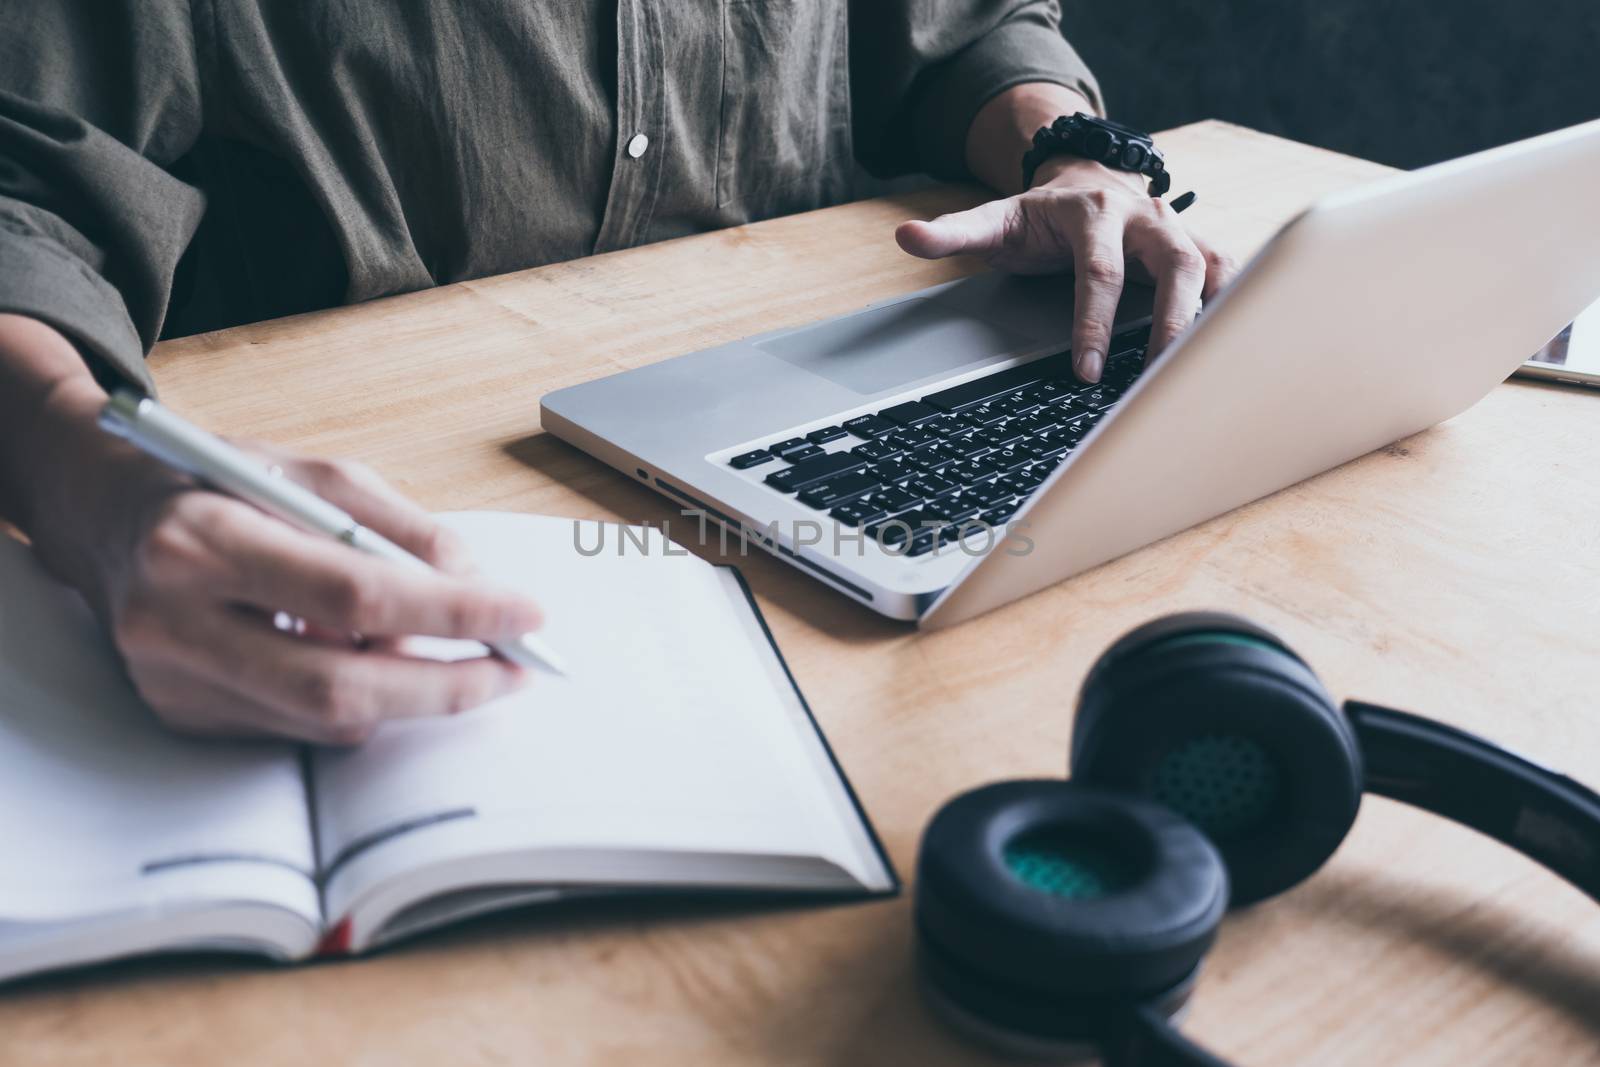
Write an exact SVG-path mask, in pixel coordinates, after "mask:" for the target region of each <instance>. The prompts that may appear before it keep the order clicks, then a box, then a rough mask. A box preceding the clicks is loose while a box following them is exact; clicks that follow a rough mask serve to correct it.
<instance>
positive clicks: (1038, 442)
mask: <svg viewBox="0 0 1600 1067" xmlns="http://www.w3.org/2000/svg"><path fill="white" fill-rule="evenodd" d="M1075 444H1077V442H1076V441H1069V440H1067V439H1066V437H1064V436H1063V435H1061V434H1041V435H1040V436H1038V437H1035V438H1032V439H1031V440H1027V441H1024V442H1022V444H1021V445H1020V446H1018V447H1020V448H1021V449H1022V450H1023V451H1024V452H1026V453H1027V454H1028V455H1030V456H1032V457H1033V458H1034V459H1053V458H1054V457H1056V456H1060V455H1065V454H1066V452H1067V451H1068V450H1069V449H1070V448H1072V446H1073V445H1075Z"/></svg>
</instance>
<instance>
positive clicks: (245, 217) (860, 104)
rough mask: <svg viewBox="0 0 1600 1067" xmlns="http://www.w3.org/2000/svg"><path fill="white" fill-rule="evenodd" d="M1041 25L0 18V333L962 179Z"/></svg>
mask: <svg viewBox="0 0 1600 1067" xmlns="http://www.w3.org/2000/svg"><path fill="white" fill-rule="evenodd" d="M1059 18H1060V12H1059V8H1058V5H1057V3H1056V0H676V2H672V3H668V2H664V0H456V2H454V3H428V2H412V0H364V2H351V0H49V2H40V0H0V26H3V27H4V31H3V32H0V311H11V312H18V313H21V314H24V315H30V316H33V317H35V318H38V319H41V320H43V321H45V322H47V323H50V324H51V325H53V326H55V327H56V328H57V329H59V330H61V331H62V332H63V333H65V334H66V335H67V336H69V337H70V338H72V339H73V340H74V342H75V343H76V344H77V345H78V346H79V348H80V350H82V351H83V352H85V354H86V355H88V356H89V357H90V360H91V363H92V364H96V365H97V369H98V370H100V371H105V370H110V371H112V372H113V373H115V374H117V375H120V376H122V377H125V378H127V379H130V380H134V381H140V382H143V383H145V384H148V382H149V378H148V374H147V373H146V371H145V367H144V358H143V357H144V354H145V353H146V352H148V351H149V348H150V346H151V345H152V344H154V343H155V341H156V339H157V338H158V337H159V336H171V335H176V334H183V333H192V332H196V331H198V330H204V329H213V328H219V327H222V326H227V325H233V324H236V323H240V322H248V321H254V320H258V319H262V318H267V317H271V316H274V315H282V314H288V313H292V312H297V311H306V310H311V309H315V308H319V307H329V306H332V305H335V304H339V303H348V302H354V301H360V300H368V299H371V298H373V297H379V296H384V295H387V294H391V293H402V292H407V291H410V290H414V289H421V288H424V287H427V286H433V285H439V284H443V283H446V282H453V281H459V280H461V279H465V278H473V277H479V276H482V275H487V274H495V273H498V272H503V271H510V270H516V269H520V268H524V267H530V266H536V265H538V264H541V263H549V262H554V261H557V260H565V259H572V258H575V257H579V256H585V255H590V254H592V253H596V252H606V251H609V250H612V249H618V248H627V247H630V246H633V245H637V244H641V243H644V242H648V241H657V240H662V239H664V238H668V237H676V236H680V235H682V234H688V233H695V232H699V231H703V230H709V229H713V228H717V227H722V226H730V225H734V224H737V223H742V222H748V221H751V220H754V219H759V218H764V217H768V216H772V215H778V214H784V213H789V212H795V211H803V210H806V209H809V208H815V207H820V206H823V205H826V204H830V203H836V202H839V201H841V200H845V199H848V198H849V197H850V194H851V184H852V175H853V173H854V172H855V165H856V164H857V163H859V164H860V165H861V166H862V167H864V168H865V169H866V170H867V171H869V172H871V173H873V174H876V175H879V176H889V175H894V174H901V173H907V172H913V171H925V172H927V173H931V174H933V175H936V176H939V177H951V178H957V177H963V176H965V164H964V159H963V155H964V152H963V148H964V144H965V137H966V132H967V128H968V126H969V125H970V123H971V121H972V119H973V117H974V116H975V115H976V113H977V111H978V109H979V108H980V107H981V106H982V105H983V104H984V103H985V102H986V101H987V100H988V99H989V98H991V97H992V96H994V95H995V94H997V93H999V92H1001V91H1003V90H1005V89H1007V88H1009V87H1011V86H1013V85H1017V84H1021V83H1023V82H1034V81H1046V82H1057V83H1060V84H1063V85H1067V86H1070V87H1072V88H1075V89H1078V90H1079V91H1081V92H1083V93H1084V94H1085V95H1086V96H1089V98H1090V99H1091V100H1095V101H1097V102H1098V96H1097V89H1096V87H1095V85H1094V82H1093V79H1092V76H1091V75H1090V73H1089V71H1088V70H1087V69H1086V68H1085V66H1084V64H1083V63H1082V61H1081V60H1080V59H1079V58H1078V56H1077V55H1076V54H1075V53H1074V52H1073V50H1072V49H1071V48H1070V47H1069V46H1068V45H1067V43H1066V41H1065V40H1064V39H1063V38H1062V36H1061V32H1060V27H1059Z"/></svg>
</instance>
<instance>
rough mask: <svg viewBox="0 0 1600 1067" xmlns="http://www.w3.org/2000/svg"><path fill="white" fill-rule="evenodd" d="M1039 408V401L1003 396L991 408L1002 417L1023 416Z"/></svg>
mask: <svg viewBox="0 0 1600 1067" xmlns="http://www.w3.org/2000/svg"><path fill="white" fill-rule="evenodd" d="M1038 406H1039V402H1038V401H1037V400H1024V399H1023V398H1022V397H1021V396H1003V397H1001V398H1000V399H999V400H996V401H995V402H994V403H992V404H990V405H989V407H990V408H991V409H992V410H994V411H998V412H999V413H1000V414H1002V415H1021V414H1022V413H1023V412H1025V411H1032V410H1033V409H1034V408H1036V407H1038Z"/></svg>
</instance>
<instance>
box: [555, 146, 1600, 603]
mask: <svg viewBox="0 0 1600 1067" xmlns="http://www.w3.org/2000/svg"><path fill="white" fill-rule="evenodd" d="M1553 188H1561V189H1589V188H1600V122H1595V123H1589V124H1586V125H1583V126H1576V127H1573V128H1571V129H1567V130H1561V131H1557V132H1555V133H1551V134H1547V135H1545V136H1542V137H1536V138H1533V139H1531V140H1527V141H1521V142H1518V143H1516V144H1512V145H1507V146H1504V147H1502V148H1497V149H1494V150H1491V151H1488V152H1483V153H1480V154H1477V155H1474V156H1468V157H1466V158H1463V159H1458V160H1454V161H1451V162H1447V163H1442V164H1439V165H1438V166H1434V167H1428V168H1426V169H1423V170H1420V171H1416V172H1413V173H1408V174H1399V175H1396V176H1394V177H1391V178H1386V179H1382V180H1379V181H1376V182H1373V183H1371V184H1370V185H1367V186H1364V187H1362V188H1360V189H1357V190H1354V191H1352V192H1349V193H1344V194H1341V195H1336V196H1333V197H1329V198H1327V199H1325V200H1323V201H1321V202H1319V203H1317V204H1316V205H1315V206H1313V207H1312V208H1310V209H1309V210H1308V211H1306V212H1305V213H1303V214H1302V215H1300V216H1299V217H1298V218H1296V219H1294V220H1293V221H1292V222H1290V223H1289V224H1288V225H1286V226H1285V227H1284V228H1283V229H1282V230H1281V231H1279V233H1278V234H1277V236H1276V237H1274V238H1273V240H1272V241H1271V242H1269V243H1268V244H1267V246H1266V247H1265V248H1263V249H1262V250H1261V251H1260V252H1259V253H1258V254H1257V255H1256V256H1255V258H1254V259H1253V260H1252V261H1251V262H1250V263H1249V264H1248V266H1247V267H1246V268H1245V269H1244V271H1243V272H1242V273H1241V274H1240V276H1239V278H1238V279H1237V280H1235V281H1234V282H1233V284H1232V285H1230V286H1229V287H1228V288H1227V290H1226V291H1224V292H1223V293H1222V294H1221V295H1220V296H1219V297H1218V298H1217V299H1216V300H1215V301H1213V303H1212V305H1211V306H1210V307H1209V308H1208V309H1207V310H1206V312H1205V313H1204V314H1203V315H1202V316H1201V317H1200V319H1199V320H1198V321H1197V322H1196V324H1195V325H1194V327H1193V328H1191V329H1190V330H1189V331H1188V332H1187V333H1186V334H1184V336H1183V337H1182V338H1180V339H1179V341H1178V342H1177V343H1176V344H1174V345H1173V346H1172V348H1170V349H1169V350H1168V351H1167V352H1166V353H1165V354H1163V355H1162V356H1161V357H1160V358H1159V359H1157V360H1155V361H1154V362H1153V363H1152V364H1151V365H1150V367H1149V369H1148V370H1147V371H1146V372H1144V373H1143V374H1139V372H1138V364H1139V362H1140V360H1141V359H1142V351H1143V349H1142V342H1143V338H1142V336H1141V335H1140V334H1139V333H1138V332H1124V333H1122V334H1120V335H1119V336H1120V337H1121V344H1120V346H1113V349H1112V354H1111V357H1110V359H1109V360H1108V362H1107V372H1106V374H1107V378H1106V382H1107V385H1106V386H1105V387H1102V388H1098V389H1097V388H1095V387H1087V386H1081V385H1079V384H1077V383H1075V382H1073V381H1072V380H1071V378H1070V370H1069V369H1068V362H1067V360H1066V359H1065V358H1064V356H1063V355H1062V353H1063V352H1064V350H1065V349H1066V348H1067V345H1068V342H1069V340H1070V337H1071V332H1072V306H1071V298H1070V293H1069V288H1070V287H1068V286H1065V285H1063V284H1062V282H1061V280H1060V279H1058V278H1057V279H1051V278H1043V279H1041V278H1012V279H1008V278H1002V277H999V276H996V275H985V276H982V277H977V278H972V279H968V280H965V281H960V282H954V283H950V284H947V285H942V286H936V287H934V288H931V289H925V290H923V291H921V292H917V293H912V294H909V295H907V296H904V297H899V298H896V299H894V300H890V301H885V302H883V303H880V304H876V305H873V306H871V307H869V308H867V309H865V310H862V311H859V312H855V313H853V314H849V315H844V316H840V317H838V318H833V319H829V320H826V321H824V322H821V323H817V324H814V325H810V326H805V327H801V328H799V329H792V330H782V331H778V332H774V333H769V334H763V335H759V336H755V337H750V338H746V339H744V340H741V341H735V342H733V343H731V344H726V345H721V346H719V347H716V348H711V349H706V350H704V351H700V352H694V353H691V354H689V355H685V356H680V357H678V358H675V359H669V360H666V361H664V362H661V363H656V364H653V365H650V366H646V367H640V368H638V369H636V370H632V371H628V372H625V373H622V374H617V375H613V376H611V377H607V378H603V379H600V380H598V381H593V382H588V383H586V384H583V385H578V386H573V387H571V388H568V389H563V390H560V391H558V392H555V393H552V394H550V395H549V396H546V397H545V398H544V401H543V404H542V415H543V421H544V427H545V429H547V430H549V431H550V432H551V433H554V434H556V435H557V436H559V437H561V438H564V439H565V440H567V441H569V442H571V443H572V444H574V445H576V446H578V447H579V448H582V449H584V450H586V451H588V452H591V453H592V454H594V455H595V456H597V457H598V458H600V459H602V460H604V461H605V462H607V463H609V464H611V465H612V466H614V467H616V468H618V469H619V470H621V471H623V472H624V473H625V474H627V475H628V476H629V477H633V478H638V479H639V480H641V481H643V482H645V483H646V484H649V485H651V486H653V487H655V488H656V489H658V490H660V491H661V492H663V493H665V494H666V495H667V496H669V497H670V498H671V499H672V500H673V501H674V502H676V503H677V504H678V505H679V506H680V507H682V508H686V509H697V510H698V511H700V512H703V513H704V514H707V515H709V516H711V517H712V518H714V519H716V520H718V521H719V522H721V523H722V524H723V525H725V526H727V527H729V528H731V529H735V530H738V531H740V532H741V533H742V534H743V535H744V536H747V537H749V538H750V539H752V540H754V541H755V542H756V543H757V544H760V545H762V546H763V547H766V548H768V549H769V550H771V551H773V552H775V553H777V554H779V555H780V556H782V558H784V559H787V560H788V561H789V562H791V563H793V564H795V565H796V566H798V567H800V568H801V569H802V570H804V571H805V572H807V573H809V574H811V575H813V576H815V577H818V578H820V579H822V580H824V581H826V582H827V583H828V584H829V585H831V586H833V587H834V588H835V589H838V590H840V591H842V592H844V593H846V594H847V595H849V596H851V597H853V598H855V599H856V600H858V601H860V602H862V603H864V604H866V605H867V606H869V607H871V608H872V609H874V610H876V611H879V612H882V613H883V614H886V615H890V616H893V617H896V618H902V619H916V620H918V621H919V622H921V623H922V624H924V625H948V624H951V623H955V622H959V621H961V620H963V619H967V618H970V617H972V616H974V615H977V614H979V613H981V612H984V611H987V610H989V609H991V608H994V607H997V606H999V605H1001V604H1005V603H1007V602H1009V601H1011V600H1015V599H1016V598H1018V597H1021V596H1025V595H1027V594H1029V593H1032V592H1034V591H1036V590H1039V589H1042V588H1044V587H1045V586H1048V585H1051V584H1053V583H1055V582H1058V581H1060V580H1062V579H1063V578H1066V577H1068V576H1070V575H1073V574H1076V573H1078V572H1080V571H1084V570H1087V569H1089V568H1090V567H1093V566H1096V565H1097V564H1100V563H1103V562H1105V561H1107V560H1110V559H1112V558H1115V557H1117V556H1120V555H1122V554H1124V553H1127V552H1130V551H1132V550H1133V549H1135V548H1139V547H1140V546H1143V545H1146V544H1149V543H1151V542H1152V541H1156V540H1159V539H1160V538H1162V537H1166V536H1168V535H1170V534H1173V533H1176V532H1178V531H1179V530H1183V529H1185V528H1187V527H1189V526H1192V525H1194V524H1196V523H1198V522H1202V521H1204V520H1206V519H1209V518H1211V517H1212V516H1215V515H1218V514H1221V513H1222V512H1225V511H1228V510H1230V509H1232V508H1235V507H1238V506H1240V505H1242V504H1245V503H1248V502H1250V501H1252V500H1255V499H1257V498H1259V497H1262V496H1265V495H1266V494H1268V493H1271V492H1274V491H1276V490H1278V489H1282V488H1284V487H1285V486H1288V485H1292V484H1294V483H1295V482H1297V481H1300V480H1301V479H1304V478H1308V477H1310V476H1312V475H1314V474H1317V473H1319V472H1321V471H1325V470H1327V469H1329V468H1331V467H1334V466H1337V465H1338V464H1340V463H1344V462H1346V461H1348V460H1351V459H1354V458H1356V457H1357V456H1360V455H1363V454H1364V453H1367V452H1370V451H1372V450H1373V449H1376V448H1380V447H1382V446H1384V445H1387V444H1389V443H1390V442H1392V441H1395V440H1397V439H1398V438H1401V437H1405V436H1407V435H1409V434H1412V433H1416V432H1417V431H1419V430H1423V429H1425V428H1427V427H1429V426H1432V425H1433V424H1435V423H1437V422H1440V421H1442V420H1444V419H1447V418H1450V417H1451V416H1453V415H1455V414H1457V413H1459V412H1461V411H1463V410H1465V409H1466V408H1467V407H1469V406H1471V405H1472V404H1473V403H1475V402H1476V401H1477V400H1479V399H1480V398H1482V397H1483V396H1484V395H1485V394H1486V393H1487V392H1488V391H1489V390H1490V389H1492V388H1493V387H1494V386H1495V385H1496V384H1497V383H1499V382H1500V381H1502V380H1503V379H1504V378H1505V377H1506V376H1507V375H1509V374H1510V373H1512V371H1514V370H1516V369H1517V367H1518V365H1519V364H1520V363H1521V362H1522V361H1523V360H1524V359H1525V358H1527V355H1528V353H1529V352H1532V351H1534V350H1536V349H1538V347H1539V346H1540V345H1542V344H1543V343H1544V342H1545V341H1546V340H1547V339H1549V338H1550V337H1551V336H1553V335H1554V334H1555V333H1556V331H1557V330H1558V329H1559V328H1560V327H1561V326H1562V325H1563V324H1564V323H1567V322H1570V321H1571V320H1572V319H1573V317H1574V316H1575V315H1577V313H1578V312H1579V311H1580V310H1581V309H1582V308H1583V307H1585V306H1586V305H1587V304H1588V303H1589V302H1590V301H1592V300H1593V299H1594V295H1595V294H1596V293H1600V198H1596V197H1585V196H1578V197H1570V196H1560V197H1557V196H1551V195H1550V194H1549V190H1550V189H1553ZM1148 315H1149V312H1148V296H1147V294H1146V293H1145V292H1144V291H1141V290H1134V291H1132V292H1131V293H1130V295H1129V297H1128V298H1126V299H1125V300H1124V302H1123V308H1122V309H1121V311H1120V312H1119V322H1120V323H1122V324H1123V325H1125V326H1127V327H1137V326H1138V325H1139V324H1140V323H1141V322H1147V321H1148ZM1119 347H1120V349H1121V351H1120V352H1119ZM991 430H992V431H993V432H989V431H991ZM941 449H942V450H941ZM930 450H932V451H930ZM952 453H954V455H952ZM774 455H776V456H777V457H778V458H773V457H774ZM895 463H899V464H901V466H894V465H893V464H895ZM902 467H904V468H908V470H907V469H902ZM946 475H954V477H946ZM930 476H932V478H933V479H934V480H930ZM905 516H910V518H911V519H914V520H916V523H915V524H912V523H910V522H905V523H903V524H902V525H904V526H905V527H906V528H905V529H904V530H902V529H901V528H899V527H895V526H893V525H892V523H894V522H896V521H899V520H900V519H901V518H904V517H905ZM963 516H965V518H963ZM941 518H942V519H944V520H946V521H947V522H948V523H949V525H948V526H946V527H945V528H937V527H932V529H933V536H932V537H928V536H925V535H922V534H921V533H920V531H922V530H924V529H929V528H930V527H924V526H922V525H921V524H922V523H924V522H927V521H930V520H931V521H935V522H936V521H938V520H939V519H941ZM971 519H978V520H981V521H982V522H984V523H987V524H988V526H989V527H990V529H988V530H985V529H984V528H983V527H970V528H968V529H966V530H963V529H962V527H960V526H959V525H958V523H960V522H964V521H968V520H971ZM1006 523H1009V524H1010V525H1009V527H1008V528H1007V532H1008V533H1010V534H1013V535H1014V534H1017V533H1018V532H1019V528H1020V527H1023V526H1025V527H1026V528H1025V529H1023V530H1020V532H1021V533H1023V534H1025V536H1026V541H1022V540H1011V541H1010V542H1007V543H1003V547H988V546H992V545H993V544H994V538H993V529H992V528H993V527H994V526H997V525H1001V524H1006ZM913 526H914V529H913ZM863 532H873V533H875V534H876V535H877V536H879V537H881V538H882V539H883V543H881V544H880V543H879V541H877V540H873V539H865V542H864V543H863V539H861V538H859V537H858V536H857V535H858V534H860V533H863ZM952 533H953V534H954V536H953V537H951V536H950V535H951V534H952ZM890 535H893V536H890ZM930 542H931V543H930ZM986 547H988V550H987V551H985V548H986Z"/></svg>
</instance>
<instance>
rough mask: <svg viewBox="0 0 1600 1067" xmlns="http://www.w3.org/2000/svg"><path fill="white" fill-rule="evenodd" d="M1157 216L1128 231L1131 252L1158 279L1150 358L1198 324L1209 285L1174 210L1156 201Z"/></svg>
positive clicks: (1138, 222)
mask: <svg viewBox="0 0 1600 1067" xmlns="http://www.w3.org/2000/svg"><path fill="white" fill-rule="evenodd" d="M1152 204H1153V205H1155V206H1154V208H1153V209H1152V210H1153V213H1152V214H1150V215H1146V216H1143V217H1141V218H1138V219H1136V220H1135V221H1134V222H1133V223H1132V224H1131V225H1130V226H1129V228H1128V252H1129V254H1130V255H1133V256H1135V257H1136V258H1137V259H1138V260H1139V261H1140V262H1142V263H1143V264H1144V265H1145V267H1146V268H1147V269H1148V270H1149V271H1150V273H1151V274H1152V275H1153V276H1154V277H1155V280H1156V295H1155V306H1154V310H1153V312H1152V322H1151V327H1150V347H1149V349H1148V352H1147V355H1146V358H1151V357H1154V356H1157V355H1159V354H1160V353H1161V352H1162V351H1163V350H1164V349H1166V347H1167V346H1168V345H1170V344H1171V343H1172V342H1173V341H1174V340H1175V339H1176V338H1177V336H1178V335H1179V334H1180V333H1182V332H1183V331H1184V330H1186V329H1188V328H1189V326H1190V325H1191V324H1192V323H1193V322H1194V316H1195V312H1196V310H1197V309H1198V308H1199V306H1200V292H1201V289H1202V288H1203V287H1204V286H1205V278H1206V273H1205V260H1204V259H1203V258H1202V257H1201V255H1200V250H1199V249H1197V248H1196V247H1195V244H1194V241H1192V240H1191V239H1190V238H1189V235H1188V233H1187V232H1186V231H1185V230H1184V229H1183V227H1182V226H1180V225H1178V223H1177V218H1176V216H1175V215H1173V213H1172V209H1171V208H1170V207H1168V206H1167V205H1166V204H1164V203H1162V202H1161V201H1152Z"/></svg>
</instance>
